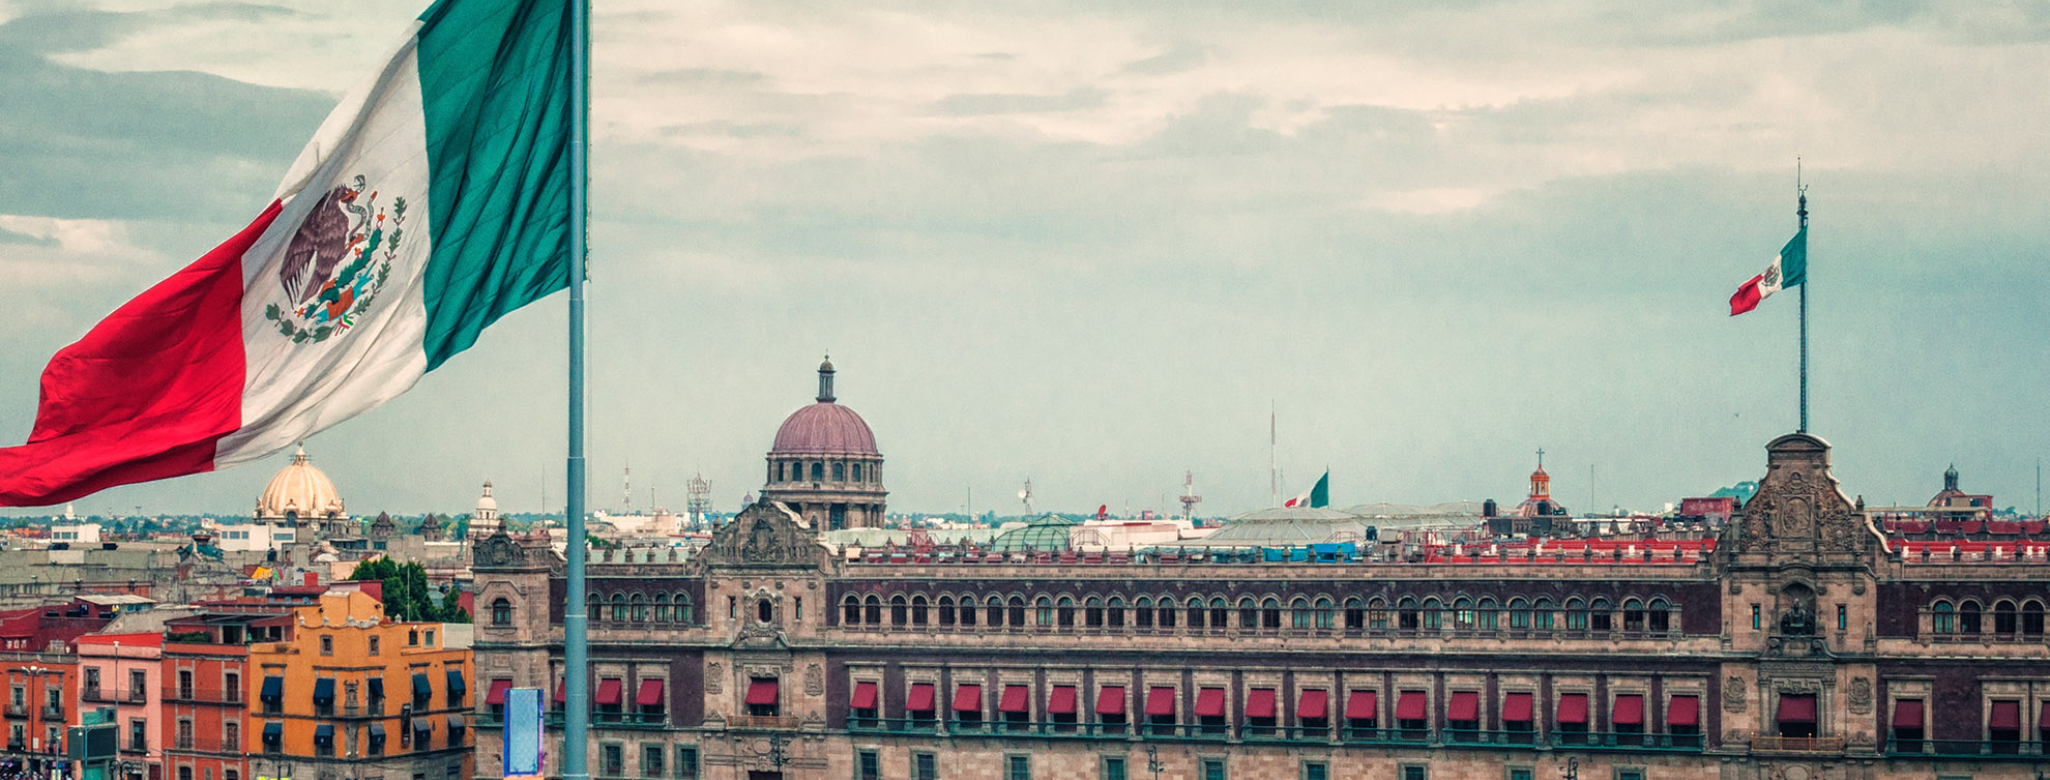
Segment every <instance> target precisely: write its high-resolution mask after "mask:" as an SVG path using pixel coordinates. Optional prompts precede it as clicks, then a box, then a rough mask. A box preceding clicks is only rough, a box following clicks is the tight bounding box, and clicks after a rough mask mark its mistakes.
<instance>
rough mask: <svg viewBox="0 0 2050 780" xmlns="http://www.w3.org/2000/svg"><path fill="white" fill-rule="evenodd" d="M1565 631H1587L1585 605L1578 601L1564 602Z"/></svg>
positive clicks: (1574, 599) (1568, 600)
mask: <svg viewBox="0 0 2050 780" xmlns="http://www.w3.org/2000/svg"><path fill="white" fill-rule="evenodd" d="M1566 630H1568V631H1586V630H1587V605H1586V604H1585V603H1584V602H1582V601H1581V600H1580V599H1577V598H1573V599H1567V600H1566Z"/></svg>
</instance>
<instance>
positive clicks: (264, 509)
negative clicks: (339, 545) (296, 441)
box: [256, 445, 342, 520]
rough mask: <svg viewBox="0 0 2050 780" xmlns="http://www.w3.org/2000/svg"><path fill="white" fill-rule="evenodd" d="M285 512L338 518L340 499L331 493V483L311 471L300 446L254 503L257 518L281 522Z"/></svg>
mask: <svg viewBox="0 0 2050 780" xmlns="http://www.w3.org/2000/svg"><path fill="white" fill-rule="evenodd" d="M286 513H292V514H295V515H297V516H298V517H300V518H302V519H305V518H320V517H327V516H328V515H334V516H336V517H340V516H342V496H341V494H340V493H337V492H335V483H333V482H331V481H329V480H328V478H327V475H326V474H324V473H321V470H320V469H317V468H314V466H313V463H312V462H311V461H310V459H308V458H307V457H306V447H304V446H303V445H302V446H301V447H300V448H299V452H298V453H297V454H294V455H293V456H292V464H291V465H289V466H286V467H284V468H283V469H281V470H279V471H278V475H277V476H275V477H271V478H270V484H269V485H266V486H264V488H263V497H262V498H259V499H257V500H256V516H257V517H258V518H259V519H267V520H277V519H282V518H284V517H285V515H286Z"/></svg>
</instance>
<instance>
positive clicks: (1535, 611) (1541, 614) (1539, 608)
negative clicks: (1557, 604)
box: [1530, 598, 1552, 631]
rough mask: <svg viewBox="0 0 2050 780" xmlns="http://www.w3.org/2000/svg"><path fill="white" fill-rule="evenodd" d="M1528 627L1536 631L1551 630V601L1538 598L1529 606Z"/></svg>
mask: <svg viewBox="0 0 2050 780" xmlns="http://www.w3.org/2000/svg"><path fill="white" fill-rule="evenodd" d="M1530 627H1531V628H1532V629H1533V630H1537V631H1550V630H1552V600H1551V599H1548V598H1540V599H1538V600H1537V601H1535V602H1532V603H1531V605H1530Z"/></svg>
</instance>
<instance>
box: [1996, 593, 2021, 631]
mask: <svg viewBox="0 0 2050 780" xmlns="http://www.w3.org/2000/svg"><path fill="white" fill-rule="evenodd" d="M2019 623H2020V621H2018V620H2016V619H2015V611H2014V602H2012V601H2007V600H2005V599H2003V600H2001V601H1999V602H1996V603H1995V604H1994V605H1993V633H1995V634H1999V635H2001V636H2002V637H2006V638H2008V639H2013V638H2014V634H2015V631H2016V629H2019V628H2020V627H2021V626H2020V625H2019Z"/></svg>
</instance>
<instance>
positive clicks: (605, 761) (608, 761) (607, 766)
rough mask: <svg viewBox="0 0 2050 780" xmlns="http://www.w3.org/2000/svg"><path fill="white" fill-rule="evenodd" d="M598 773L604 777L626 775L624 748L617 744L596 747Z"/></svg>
mask: <svg viewBox="0 0 2050 780" xmlns="http://www.w3.org/2000/svg"><path fill="white" fill-rule="evenodd" d="M598 755H599V756H600V758H599V761H598V771H599V772H600V773H602V774H604V775H605V776H606V777H622V776H625V775H626V746H624V745H620V744H618V743H613V744H609V745H600V746H599V747H598Z"/></svg>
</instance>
